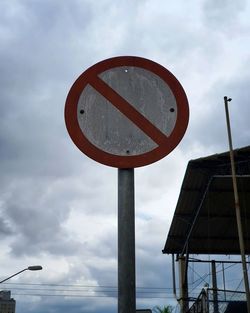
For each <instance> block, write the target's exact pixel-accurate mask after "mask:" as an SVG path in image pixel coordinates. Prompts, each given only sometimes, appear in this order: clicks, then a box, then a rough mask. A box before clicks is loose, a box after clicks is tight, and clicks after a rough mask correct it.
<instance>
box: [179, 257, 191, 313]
mask: <svg viewBox="0 0 250 313" xmlns="http://www.w3.org/2000/svg"><path fill="white" fill-rule="evenodd" d="M186 258H187V256H184V255H182V256H180V257H179V258H178V262H179V280H180V311H181V313H186V312H187V310H188V305H189V303H188V283H187V267H186Z"/></svg>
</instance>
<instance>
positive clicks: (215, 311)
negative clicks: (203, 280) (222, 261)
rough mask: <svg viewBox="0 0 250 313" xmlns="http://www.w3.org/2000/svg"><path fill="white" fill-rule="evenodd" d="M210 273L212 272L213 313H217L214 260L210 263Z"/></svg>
mask: <svg viewBox="0 0 250 313" xmlns="http://www.w3.org/2000/svg"><path fill="white" fill-rule="evenodd" d="M211 272H212V288H213V303H214V313H219V306H218V291H217V277H216V263H215V261H214V260H212V261H211Z"/></svg>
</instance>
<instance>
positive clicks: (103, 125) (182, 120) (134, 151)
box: [65, 56, 189, 168]
mask: <svg viewBox="0 0 250 313" xmlns="http://www.w3.org/2000/svg"><path fill="white" fill-rule="evenodd" d="M188 118H189V108H188V100H187V97H186V94H185V91H184V89H183V88H182V86H181V84H180V83H179V81H178V80H177V79H176V78H175V76H174V75H173V74H172V73H170V72H169V71H168V70H167V69H166V68H164V67H163V66H161V65H160V64H158V63H155V62H153V61H151V60H148V59H144V58H140V57H131V56H122V57H114V58H110V59H107V60H104V61H101V62H99V63H97V64H95V65H93V66H92V67H90V68H88V69H87V70H86V71H85V72H84V73H82V74H81V75H80V76H79V77H78V79H77V80H76V81H75V83H74V84H73V86H72V87H71V89H70V91H69V93H68V96H67V100H66V105H65V121H66V127H67V130H68V132H69V135H70V137H71V139H72V140H73V142H74V143H75V144H76V146H77V147H78V148H79V149H80V150H81V151H82V152H83V153H85V154H86V155H87V156H89V157H90V158H92V159H94V160H95V161H97V162H99V163H102V164H105V165H109V166H113V167H117V168H135V167H140V166H145V165H148V164H151V163H153V162H156V161H158V160H160V159H161V158H163V157H164V156H166V155H167V154H169V153H170V152H171V151H172V150H173V149H174V148H175V147H176V146H177V145H178V143H179V142H180V141H181V139H182V137H183V136H184V133H185V131H186V128H187V125H188Z"/></svg>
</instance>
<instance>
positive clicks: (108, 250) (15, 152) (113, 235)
mask: <svg viewBox="0 0 250 313" xmlns="http://www.w3.org/2000/svg"><path fill="white" fill-rule="evenodd" d="M221 3H222V5H221V4H219V3H218V2H215V1H204V2H203V5H201V4H197V3H194V2H193V1H191V2H189V3H187V2H185V1H184V2H182V3H179V2H178V3H177V2H176V3H173V4H169V3H165V2H164V1H160V3H159V4H158V5H155V2H154V1H151V0H147V1H146V0H144V1H137V2H135V1H132V0H130V1H125V0H124V1H119V3H118V2H117V3H113V2H112V1H109V0H104V1H101V2H100V3H99V2H98V3H96V2H94V1H92V2H91V1H80V0H79V1H78V0H74V1H63V2H62V1H59V0H56V1H53V2H51V1H49V0H45V1H35V2H34V1H30V0H24V1H19V0H16V1H11V2H8V1H3V2H1V3H0V10H1V16H2V18H1V21H0V38H1V48H0V73H1V75H0V95H1V105H0V170H1V179H0V188H1V194H0V204H1V205H0V211H1V212H0V213H1V215H0V216H1V218H0V232H1V235H2V239H1V242H2V245H3V251H7V252H6V255H5V258H4V259H5V260H6V263H4V261H1V262H2V263H1V265H2V267H4V266H5V267H7V266H8V264H7V263H10V262H8V260H11V262H16V263H15V264H17V267H18V266H19V265H20V263H21V262H27V261H28V260H36V259H39V260H40V259H41V261H44V263H45V265H47V267H48V269H49V270H48V272H46V275H45V276H46V278H44V277H45V276H44V277H43V281H45V282H46V279H49V280H50V282H52V283H53V282H57V283H61V284H63V283H66V284H67V283H70V284H75V283H76V282H77V283H79V282H80V283H83V284H84V283H86V281H88V282H89V281H91V282H92V283H94V284H99V285H103V284H116V282H117V228H116V227H117V225H116V222H115V221H116V219H117V189H116V188H117V171H116V169H111V168H107V167H104V166H102V165H98V164H97V163H95V162H94V161H92V160H90V159H88V158H87V157H86V156H85V155H83V154H82V153H81V152H80V151H79V150H78V149H77V148H76V147H75V146H74V144H73V143H72V142H71V139H70V138H69V136H68V134H67V131H66V128H65V125H64V117H63V114H64V112H63V111H64V102H65V99H66V96H67V92H68V90H69V88H70V86H71V85H72V83H73V82H74V80H75V79H76V77H77V76H78V75H79V74H80V73H81V72H82V71H84V70H85V69H86V68H88V67H89V66H90V65H92V64H94V63H96V62H97V61H100V60H102V59H104V58H107V57H112V56H116V55H125V54H127V55H139V56H143V57H147V58H150V59H153V60H155V61H157V62H159V63H161V64H163V65H164V66H166V67H167V68H168V69H170V70H171V71H173V73H174V74H175V75H176V76H177V78H178V79H179V80H180V81H181V83H182V84H183V86H184V88H185V90H186V92H187V94H188V97H189V101H190V113H191V115H190V116H191V118H190V124H189V128H188V131H187V133H186V135H185V137H184V139H183V141H182V142H181V144H180V145H179V146H178V148H177V149H176V150H175V151H174V152H173V153H171V155H169V156H168V157H167V158H166V159H165V160H162V161H160V162H158V163H157V164H153V165H151V166H149V167H147V168H145V169H144V168H142V169H138V170H136V204H137V209H138V210H137V215H136V219H137V220H136V221H137V223H138V227H137V230H136V235H137V279H138V284H139V285H143V286H160V287H161V286H165V285H167V286H168V287H170V284H169V280H170V279H169V271H168V270H167V268H168V266H169V258H168V257H167V256H163V255H161V249H162V247H163V245H164V240H165V237H166V235H167V229H168V225H169V221H170V219H171V214H172V213H173V209H174V204H175V202H176V199H174V198H175V197H176V195H178V191H177V189H178V188H179V186H180V183H181V178H182V175H183V171H184V169H185V164H186V162H187V161H188V159H189V158H193V157H199V156H201V153H204V154H207V152H209V153H210V152H212V153H215V152H218V150H225V148H226V147H227V142H226V129H225V121H224V111H223V110H224V108H223V96H224V95H226V94H227V95H228V96H230V97H232V98H233V102H232V103H231V104H230V109H231V116H232V124H234V125H235V126H234V137H235V146H240V145H246V144H248V143H249V131H248V128H249V127H248V124H249V122H248V116H249V108H248V99H249V88H248V85H249V75H248V73H247V70H245V69H247V68H248V67H249V66H248V65H249V52H248V51H249V49H248V46H247V45H246V46H245V44H244V47H246V48H244V49H243V48H242V47H243V43H245V39H246V36H247V35H246V30H247V28H248V27H249V26H248V24H249V23H248V22H247V21H248V15H247V13H244V11H245V10H246V9H247V7H246V3H245V2H244V1H238V2H237V3H236V2H233V1H227V2H225V1H224V2H223V1H222V2H221ZM187 13H188V14H187ZM191 13H192V14H191ZM243 15H244V19H242V16H243ZM241 30H242V32H241ZM225 34H226V36H225ZM231 34H233V36H231ZM222 39H223V40H222ZM229 45H230V50H228V47H229ZM243 50H244V51H243ZM229 52H230V53H229ZM244 68H245V69H244ZM165 208H166V210H165ZM166 211H167V212H166ZM55 260H63V262H64V263H63V265H61V263H60V265H58V267H60V266H62V268H61V269H60V273H59V274H57V271H56V270H57V268H56V269H55V268H53V266H55V265H54V263H53V262H55ZM51 263H52V264H51ZM58 270H59V269H58ZM52 273H53V274H54V276H53V275H52ZM41 275H42V274H41ZM50 275H51V276H50ZM30 279H31V278H30ZM39 279H41V278H38V280H39ZM18 299H19V300H18V310H19V311H20V313H22V312H29V310H30V311H31V310H33V311H36V312H62V311H63V310H66V311H67V312H76V311H77V312H91V310H92V312H98V311H102V312H107V313H108V312H109V313H111V312H116V310H117V308H116V303H115V301H114V300H113V299H109V298H97V299H94V300H93V299H88V298H82V299H64V298H53V297H43V298H41V299H42V300H41V301H40V298H37V301H34V303H33V304H32V305H30V303H29V301H28V304H27V303H26V302H25V301H24V299H23V297H22V298H18ZM109 300H110V301H109ZM147 301H148V302H147ZM147 301H146V300H145V301H144V300H142V299H140V300H139V301H138V303H139V305H140V306H143V305H145V306H146V305H147V307H152V306H153V305H156V304H158V303H162V302H161V301H165V299H163V300H161V299H154V300H153V299H149V300H147ZM166 301H170V300H169V299H167V300H166ZM70 310H71V311H70Z"/></svg>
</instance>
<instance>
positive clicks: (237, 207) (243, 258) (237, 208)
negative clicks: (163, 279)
mask: <svg viewBox="0 0 250 313" xmlns="http://www.w3.org/2000/svg"><path fill="white" fill-rule="evenodd" d="M231 100H232V99H231V98H229V99H228V98H227V97H224V103H225V111H226V120H227V132H228V142H229V150H230V160H231V169H232V179H233V189H234V200H235V211H236V220H237V227H238V236H239V244H240V254H241V261H242V270H243V278H244V284H245V291H246V299H247V312H248V313H250V294H249V281H248V274H247V266H246V256H245V245H244V240H243V231H242V224H241V214H240V203H239V195H238V188H237V181H236V173H235V163H234V154H233V144H232V135H231V127H230V119H229V111H228V102H230V101H231Z"/></svg>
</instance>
